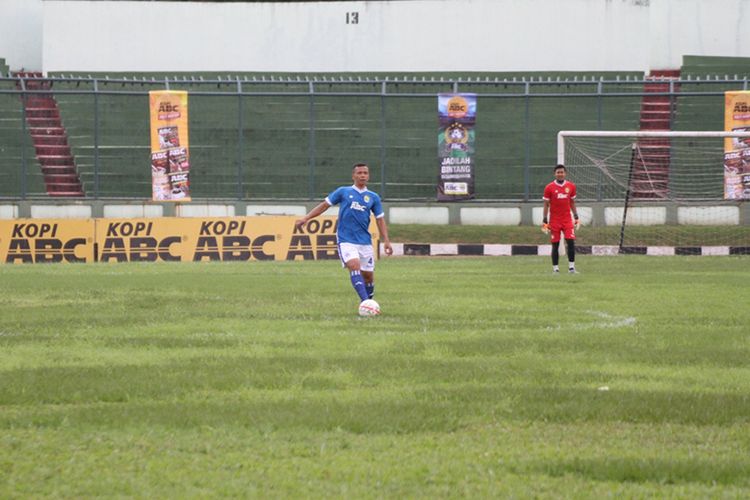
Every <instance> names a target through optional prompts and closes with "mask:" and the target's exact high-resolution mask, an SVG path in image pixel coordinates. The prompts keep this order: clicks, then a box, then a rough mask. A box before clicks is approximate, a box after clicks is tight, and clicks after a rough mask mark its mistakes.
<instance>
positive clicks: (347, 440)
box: [0, 239, 750, 498]
mask: <svg viewBox="0 0 750 500" xmlns="http://www.w3.org/2000/svg"><path fill="white" fill-rule="evenodd" d="M394 241H395V239H394ZM748 264H750V260H748V258H747V257H636V256H628V257H589V256H582V257H581V258H580V259H579V262H578V267H579V269H580V271H581V274H579V275H567V274H563V275H559V276H553V275H552V274H550V273H549V268H550V266H549V262H548V259H547V258H543V257H503V258H492V257H484V258H413V257H403V258H390V259H383V260H381V261H380V262H379V264H378V271H377V276H378V281H377V288H378V290H377V294H376V298H377V300H378V301H379V302H380V303H381V306H382V309H383V315H382V316H380V317H377V318H371V319H359V318H358V317H357V316H356V312H355V310H356V300H355V295H354V292H353V291H352V289H351V286H350V284H349V283H348V279H347V276H346V275H345V273H344V271H342V269H341V268H340V267H339V265H338V264H337V263H336V262H335V261H325V262H252V263H245V264H229V263H227V264H209V263H203V264H91V265H66V264H59V265H46V266H45V265H1V266H0V283H2V287H0V497H1V498H29V497H35V498H36V497H45V496H51V497H77V498H81V497H98V496H126V497H131V496H132V497H156V498H164V497H170V498H181V497H209V496H238V497H245V496H249V497H264V498H265V497H276V498H278V497H306V498H309V497H313V498H320V497H339V498H344V497H345V498H360V497H365V498H371V497H393V498H403V497H407V498H408V497H412V498H413V497H429V498H436V497H468V498H477V497H480V498H481V497H485V498H486V497H522V498H524V497H539V498H545V497H546V498H559V497H575V498H586V497H588V498H601V497H605V496H610V497H638V498H643V497H660V498H663V497H673V498H679V497H682V498H707V497H720V498H747V497H748V496H750V368H749V367H748V359H750V336H748V331H750V309H749V308H748V307H747V299H748V294H747V290H748V282H750V266H749V265H748Z"/></svg>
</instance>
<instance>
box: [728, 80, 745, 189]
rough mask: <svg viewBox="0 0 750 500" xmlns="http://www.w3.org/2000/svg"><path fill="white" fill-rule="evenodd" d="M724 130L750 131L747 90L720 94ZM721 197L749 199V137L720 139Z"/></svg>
mask: <svg viewBox="0 0 750 500" xmlns="http://www.w3.org/2000/svg"><path fill="white" fill-rule="evenodd" d="M724 130H726V131H729V132H750V91H733V92H726V93H725V94H724ZM724 198H725V199H728V200H747V199H750V137H727V138H726V139H724Z"/></svg>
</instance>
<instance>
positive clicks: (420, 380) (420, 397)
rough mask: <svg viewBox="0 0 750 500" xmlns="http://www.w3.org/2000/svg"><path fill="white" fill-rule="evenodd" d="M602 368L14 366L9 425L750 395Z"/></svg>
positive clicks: (434, 424) (483, 410) (591, 406)
mask: <svg viewBox="0 0 750 500" xmlns="http://www.w3.org/2000/svg"><path fill="white" fill-rule="evenodd" d="M589 377H590V378H591V381H595V380H596V378H597V377H598V374H596V373H593V374H591V373H587V372H585V371H583V372H575V371H573V372H571V373H566V374H560V373H556V372H550V371H548V370H547V369H546V368H545V367H544V366H528V367H526V368H525V369H524V370H523V371H522V372H519V370H518V366H513V365H510V364H503V363H497V362H496V361H493V362H492V363H488V362H485V363H484V364H479V363H478V362H477V360H428V359H422V358H413V357H394V358H391V359H388V358H383V357H346V358H330V359H325V358H322V359H317V358H316V359H311V358H304V357H270V358H253V357H220V358H198V359H190V360H187V361H180V362H175V363H168V364H162V365H144V366H117V365H113V366H101V367H55V368H38V369H16V370H9V371H6V372H4V373H3V378H2V380H3V383H2V385H0V410H2V411H0V427H4V428H11V427H28V426H43V427H46V426H50V427H57V426H61V425H69V424H71V423H73V422H78V423H85V424H87V425H94V426H104V427H112V426H132V425H140V424H148V425H163V426H169V427H171V426H174V427H193V426H202V425H208V426H225V425H239V426H250V427H260V428H263V427H269V428H274V429H280V428H294V427H306V428H315V429H326V430H333V429H337V428H342V429H346V430H349V431H351V432H360V433H368V432H377V433H407V432H420V431H430V432H432V431H442V432H445V431H452V430H456V429H458V428H460V427H461V426H462V425H464V424H465V423H468V422H470V421H473V422H476V421H477V420H480V421H498V420H523V421H542V422H560V423H567V422H580V421H598V422H601V421H618V422H634V423H663V422H669V423H680V424H692V425H725V424H733V423H738V422H747V421H748V419H750V395H748V394H742V393H728V392H727V393H725V392H710V393H709V392H686V391H673V392H669V391H651V390H614V389H613V390H610V391H608V392H601V391H598V390H596V384H594V383H591V382H590V381H589V380H588V378H589Z"/></svg>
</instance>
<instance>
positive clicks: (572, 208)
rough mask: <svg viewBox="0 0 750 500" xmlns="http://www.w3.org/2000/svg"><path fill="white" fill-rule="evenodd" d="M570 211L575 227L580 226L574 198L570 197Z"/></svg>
mask: <svg viewBox="0 0 750 500" xmlns="http://www.w3.org/2000/svg"><path fill="white" fill-rule="evenodd" d="M570 211H571V212H573V222H574V224H575V226H576V229H578V228H579V227H581V221H580V220H578V209H577V208H576V200H575V198H571V199H570Z"/></svg>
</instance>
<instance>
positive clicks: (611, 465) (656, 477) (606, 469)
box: [516, 458, 750, 486]
mask: <svg viewBox="0 0 750 500" xmlns="http://www.w3.org/2000/svg"><path fill="white" fill-rule="evenodd" d="M524 469H525V470H524V471H516V472H525V473H527V472H536V473H542V474H545V475H548V476H552V477H562V476H566V475H576V476H582V477H584V478H586V479H590V480H594V481H611V482H616V483H619V482H632V483H646V482H649V483H657V484H664V485H672V484H681V483H682V484H684V483H704V484H721V485H737V486H746V485H748V484H750V479H748V478H750V462H748V461H740V462H736V461H732V462H730V461H727V460H724V461H722V460H710V461H709V460H700V459H688V460H685V459H682V460H669V459H638V458H606V459H572V460H564V461H559V462H547V461H544V462H532V463H531V464H529V465H528V467H525V468H524Z"/></svg>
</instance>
